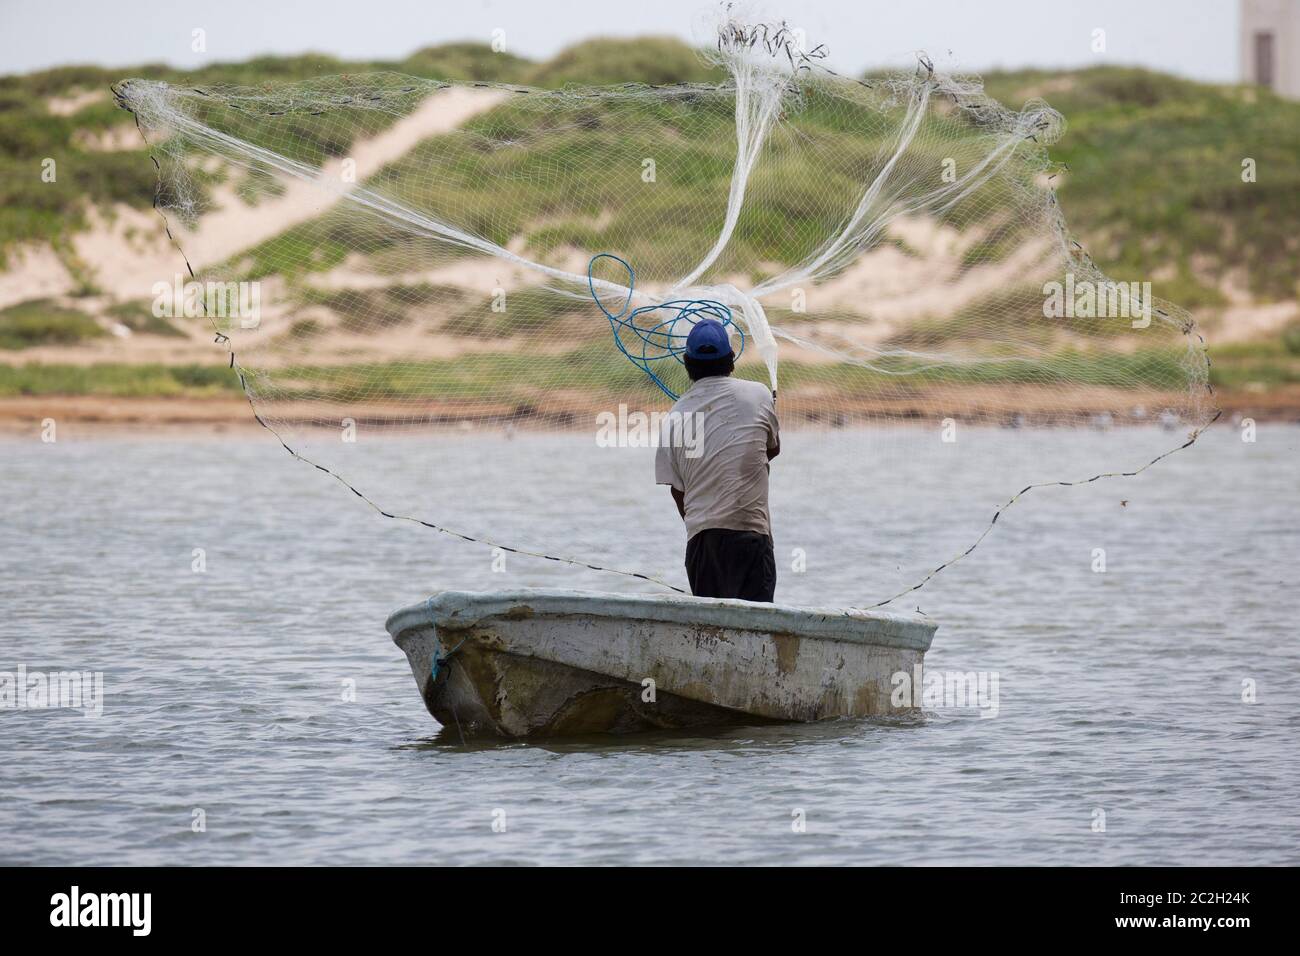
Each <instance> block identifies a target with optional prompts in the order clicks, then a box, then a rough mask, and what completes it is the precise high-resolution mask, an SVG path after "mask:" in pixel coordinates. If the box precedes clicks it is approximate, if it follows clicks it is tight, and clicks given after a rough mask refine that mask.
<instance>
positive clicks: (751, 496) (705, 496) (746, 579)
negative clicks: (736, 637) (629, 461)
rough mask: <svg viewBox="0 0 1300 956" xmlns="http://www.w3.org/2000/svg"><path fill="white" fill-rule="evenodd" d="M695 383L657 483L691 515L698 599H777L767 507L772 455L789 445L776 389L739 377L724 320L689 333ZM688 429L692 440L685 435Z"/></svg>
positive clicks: (691, 574)
mask: <svg viewBox="0 0 1300 956" xmlns="http://www.w3.org/2000/svg"><path fill="white" fill-rule="evenodd" d="M685 363H686V374H687V375H689V376H690V379H691V387H690V388H689V389H688V390H687V391H686V392H684V393H683V394H682V396H681V398H679V399H678V400H677V402H676V404H674V405H673V408H672V411H671V412H670V413H669V414H668V416H667V417H666V418H665V419H664V423H663V429H662V432H661V435H660V441H659V449H658V451H657V452H656V455H655V481H656V483H658V484H661V485H669V486H671V490H672V495H673V501H675V502H676V503H677V512H678V514H680V515H681V516H682V520H683V521H685V522H686V539H687V540H686V575H687V577H688V578H689V579H690V582H691V593H692V594H694V595H696V596H697V597H715V598H740V599H741V600H745V601H768V602H770V601H771V600H772V596H773V593H774V592H775V590H776V555H775V553H774V551H773V549H772V522H771V519H770V518H769V516H768V510H767V477H768V470H769V466H768V462H769V461H771V460H772V459H773V458H775V457H776V456H777V455H778V454H779V453H780V451H781V435H780V430H779V427H778V425H777V420H776V402H775V400H774V399H773V396H772V393H771V392H770V391H768V389H767V388H766V387H765V386H763V385H762V384H760V383H759V382H749V381H744V380H742V379H736V378H732V377H731V373H732V372H733V371H735V368H736V363H735V355H734V354H733V353H732V349H731V340H730V339H729V338H728V337H727V330H726V329H725V328H724V327H723V326H722V324H721V323H720V322H717V321H715V320H713V319H703V320H701V321H699V322H697V323H695V326H694V327H693V328H692V329H691V332H690V335H688V336H687V338H686V356H685ZM685 434H691V435H693V440H692V441H689V442H687V441H683V440H682V436H683V435H685Z"/></svg>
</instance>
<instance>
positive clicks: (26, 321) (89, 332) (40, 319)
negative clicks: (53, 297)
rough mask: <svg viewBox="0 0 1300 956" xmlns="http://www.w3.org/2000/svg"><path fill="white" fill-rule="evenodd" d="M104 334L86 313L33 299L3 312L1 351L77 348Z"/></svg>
mask: <svg viewBox="0 0 1300 956" xmlns="http://www.w3.org/2000/svg"><path fill="white" fill-rule="evenodd" d="M104 334H105V333H104V330H103V329H102V328H100V327H99V325H98V323H96V322H95V320H94V319H92V318H91V317H90V316H88V315H86V313H84V312H82V311H80V310H78V309H69V308H65V307H63V306H61V305H57V304H56V303H54V302H51V301H50V300H49V299H31V300H29V301H27V302H20V303H18V304H17V305H11V306H9V308H7V309H0V349H25V348H29V347H30V346H33V345H76V344H77V343H78V342H84V341H86V340H87V339H93V338H98V337H99V336H101V335H104Z"/></svg>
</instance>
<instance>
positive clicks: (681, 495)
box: [668, 485, 686, 521]
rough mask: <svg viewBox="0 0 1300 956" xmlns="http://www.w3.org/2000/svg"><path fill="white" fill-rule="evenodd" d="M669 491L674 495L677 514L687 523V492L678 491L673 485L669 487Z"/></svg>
mask: <svg viewBox="0 0 1300 956" xmlns="http://www.w3.org/2000/svg"><path fill="white" fill-rule="evenodd" d="M668 490H669V491H671V492H672V493H673V501H674V502H675V503H676V504H677V513H678V514H679V515H681V516H682V520H683V521H685V520H686V492H684V491H678V490H677V489H676V488H674V487H673V486H672V485H669V486H668Z"/></svg>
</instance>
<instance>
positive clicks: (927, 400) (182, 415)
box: [0, 385, 1300, 436]
mask: <svg viewBox="0 0 1300 956" xmlns="http://www.w3.org/2000/svg"><path fill="white" fill-rule="evenodd" d="M987 398H988V400H987V401H983V402H981V403H979V405H978V406H976V407H975V408H974V409H973V412H974V415H975V416H977V417H980V418H983V419H984V420H986V421H988V422H989V423H996V422H998V421H1000V420H1002V419H1005V418H1007V417H1008V416H1009V415H1011V414H1012V413H1024V415H1025V416H1026V418H1027V423H1028V424H1035V423H1039V424H1051V423H1054V422H1055V421H1058V419H1057V418H1056V417H1055V416H1059V414H1060V412H1061V409H1060V408H1059V407H1058V406H1057V405H1055V404H1052V405H1050V406H1048V405H1045V404H1044V403H1043V402H1042V401H1039V402H1037V403H1035V402H1034V401H1033V397H1032V396H1031V395H1025V394H1006V393H1002V394H997V395H993V394H991V395H989V396H987ZM1103 398H1104V396H1098V399H1099V400H1098V401H1097V402H1095V403H1094V402H1090V401H1088V400H1087V396H1081V399H1082V400H1081V401H1080V402H1078V405H1077V411H1078V412H1080V413H1083V414H1088V413H1090V411H1091V410H1092V409H1093V408H1094V407H1095V408H1105V407H1107V406H1106V405H1105V404H1102V399H1103ZM1214 399H1215V402H1214V404H1215V405H1216V406H1217V407H1218V408H1220V409H1222V411H1223V418H1224V419H1227V420H1232V419H1234V418H1247V417H1248V418H1254V419H1255V420H1257V421H1266V422H1279V421H1281V422H1300V385H1293V386H1286V387H1283V388H1277V389H1272V390H1270V391H1268V392H1262V393H1255V392H1248V391H1243V390H1238V391H1235V392H1219V393H1217V394H1216V395H1215V396H1214ZM965 407H966V408H967V409H968V410H970V409H971V403H970V400H969V397H968V398H967V400H966V403H965ZM1111 407H1113V406H1111ZM952 408H953V403H951V402H945V401H944V400H943V397H942V396H931V397H918V398H914V399H911V400H909V401H907V402H906V403H900V402H897V401H895V402H883V401H882V402H873V403H870V404H867V405H859V406H857V407H855V408H853V409H850V410H848V411H849V414H850V416H851V417H852V418H857V419H858V420H869V419H870V418H874V417H876V416H880V415H888V416H889V417H890V419H892V420H897V421H900V422H903V421H906V420H909V419H915V420H923V419H925V418H928V417H930V416H932V415H947V414H952ZM604 409H605V406H604V405H603V404H599V403H597V402H595V401H593V402H591V403H590V404H589V405H586V406H583V405H582V404H581V403H574V405H573V406H572V407H571V408H568V409H566V410H564V411H562V412H560V413H558V414H557V415H553V416H549V417H541V416H535V415H522V416H520V417H518V418H517V419H516V420H515V421H514V422H513V423H512V424H513V425H514V426H515V427H518V428H520V429H525V430H541V431H557V430H567V429H572V428H575V427H581V426H582V425H583V424H584V423H587V422H588V421H591V420H593V416H594V415H595V414H596V413H597V412H599V411H602V410H604ZM332 412H340V413H341V414H345V415H349V416H351V417H354V418H356V419H357V420H358V421H368V422H372V423H380V424H386V425H400V424H403V423H409V416H410V415H411V414H412V409H411V408H410V407H393V406H382V405H374V406H367V407H350V408H348V409H346V410H341V409H333V410H331V409H330V408H328V407H321V406H313V405H302V406H301V407H300V408H295V407H293V406H289V407H285V408H281V409H278V410H277V413H278V414H282V415H283V416H284V417H285V418H286V419H288V420H291V421H297V422H302V421H308V420H310V419H313V418H326V417H330V418H332ZM784 412H785V414H786V416H787V418H788V420H789V422H790V424H792V425H794V424H795V422H796V420H797V419H799V418H800V414H799V412H800V409H799V407H798V403H797V401H796V400H794V399H791V400H790V401H789V402H787V404H786V406H785V408H784ZM440 419H441V420H440V422H439V425H438V427H444V428H459V429H462V430H465V429H472V428H473V427H475V426H476V425H477V424H479V422H478V421H476V420H475V419H473V418H465V417H462V416H458V415H456V414H455V413H454V412H447V413H446V414H444V415H442V416H440ZM47 420H52V421H54V422H55V423H56V425H57V427H58V428H60V429H65V428H66V429H70V430H71V431H72V432H74V433H79V434H87V433H93V434H105V435H111V434H130V435H136V436H138V435H139V434H141V432H147V433H149V434H157V435H164V434H182V435H184V434H211V435H223V434H231V435H236V434H248V433H251V432H254V431H257V430H260V428H261V426H260V425H259V424H258V422H257V420H256V419H255V418H254V416H253V412H252V408H251V406H250V405H249V403H248V401H247V400H246V399H244V398H243V397H240V396H216V397H201V398H200V397H170V398H118V397H103V396H67V395H51V396H18V397H9V398H0V434H2V435H31V434H37V433H39V432H40V430H41V429H42V428H43V427H44V424H45V422H46V421H47ZM404 420H408V421H407V422H404ZM493 426H494V427H498V426H499V421H498V422H494V423H493Z"/></svg>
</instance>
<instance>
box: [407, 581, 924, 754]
mask: <svg viewBox="0 0 1300 956" xmlns="http://www.w3.org/2000/svg"><path fill="white" fill-rule="evenodd" d="M387 627H388V632H389V634H391V635H392V637H393V641H394V642H395V643H396V644H397V646H398V647H400V648H401V649H402V650H403V651H404V652H405V654H406V657H407V660H408V661H409V662H410V665H411V671H412V672H413V673H414V675H415V680H416V683H417V684H418V685H419V688H420V694H421V696H422V697H423V698H424V703H425V706H426V707H427V708H428V709H429V712H430V713H431V714H433V716H434V717H435V718H437V719H438V721H439V722H440V723H442V724H443V725H445V726H448V727H458V728H459V729H460V731H461V732H462V733H465V734H470V733H495V734H500V735H503V736H507V737H525V736H549V735H562V734H578V733H595V732H623V731H634V730H645V729H650V728H654V727H660V728H669V727H687V726H695V725H701V724H721V723H735V722H738V721H739V722H745V721H749V722H755V721H761V720H782V721H811V720H827V719H831V718H836V717H868V716H885V715H894V714H902V713H906V712H908V711H910V710H912V709H913V708H911V707H893V706H892V705H891V701H890V692H891V690H892V683H891V679H892V677H893V675H894V674H896V673H899V672H906V673H908V674H911V673H912V672H913V667H914V666H915V665H916V664H919V663H921V661H922V660H923V658H924V656H925V652H926V651H927V650H928V649H929V647H930V641H931V640H932V639H933V637H934V632H935V629H936V627H937V625H935V624H932V623H929V622H926V621H920V620H914V619H912V618H907V617H902V616H899V615H893V614H882V613H873V612H866V611H857V610H853V611H848V610H843V609H830V608H803V607H787V606H782V605H775V604H755V603H751V602H748V601H728V600H716V599H711V598H696V597H676V596H674V597H656V596H638V595H622V594H601V593H595V592H587V591H567V590H551V589H532V588H524V589H519V590H513V591H488V592H472V591H444V592H442V593H440V594H436V595H434V596H433V597H431V598H429V599H428V600H427V601H423V602H421V603H420V604H414V605H411V606H410V607H406V608H402V609H401V610H399V611H396V612H394V613H393V614H392V615H391V616H390V617H389V619H388V623H387ZM435 659H437V660H438V664H437V666H436V667H435V663H434V662H435Z"/></svg>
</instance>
